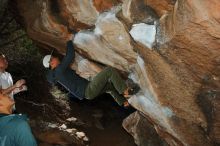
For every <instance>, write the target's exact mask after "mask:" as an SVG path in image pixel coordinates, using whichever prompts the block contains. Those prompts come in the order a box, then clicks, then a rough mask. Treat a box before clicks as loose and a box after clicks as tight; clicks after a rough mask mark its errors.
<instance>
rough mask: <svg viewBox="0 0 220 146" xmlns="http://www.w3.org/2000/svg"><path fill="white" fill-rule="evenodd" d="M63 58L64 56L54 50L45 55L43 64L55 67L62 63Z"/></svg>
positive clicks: (46, 66)
mask: <svg viewBox="0 0 220 146" xmlns="http://www.w3.org/2000/svg"><path fill="white" fill-rule="evenodd" d="M61 58H62V56H61V55H60V54H58V53H57V52H55V51H54V50H53V51H52V52H51V53H50V55H46V56H44V59H43V65H44V67H45V68H50V69H55V68H56V67H57V66H58V65H59V64H60V59H61Z"/></svg>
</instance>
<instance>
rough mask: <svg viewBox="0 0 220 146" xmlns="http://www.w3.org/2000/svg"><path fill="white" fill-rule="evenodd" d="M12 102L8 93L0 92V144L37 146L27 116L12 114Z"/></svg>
mask: <svg viewBox="0 0 220 146" xmlns="http://www.w3.org/2000/svg"><path fill="white" fill-rule="evenodd" d="M14 104H15V102H14V100H12V99H11V98H10V97H9V96H8V95H3V94H1V93H0V129H1V130H0V146H37V143H36V140H35V138H34V136H33V134H32V132H31V129H30V126H29V124H28V123H27V117H26V116H25V115H21V114H12V111H13V110H12V107H13V105H14Z"/></svg>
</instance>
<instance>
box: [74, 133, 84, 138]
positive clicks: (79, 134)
mask: <svg viewBox="0 0 220 146" xmlns="http://www.w3.org/2000/svg"><path fill="white" fill-rule="evenodd" d="M76 135H77V137H79V138H83V137H85V136H86V135H85V133H84V132H76Z"/></svg>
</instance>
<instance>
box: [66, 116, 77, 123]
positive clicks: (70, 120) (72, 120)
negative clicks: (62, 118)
mask: <svg viewBox="0 0 220 146" xmlns="http://www.w3.org/2000/svg"><path fill="white" fill-rule="evenodd" d="M66 120H67V121H69V122H75V121H76V120H77V118H75V117H71V118H68V119H66Z"/></svg>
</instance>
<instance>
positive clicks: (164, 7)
mask: <svg viewBox="0 0 220 146" xmlns="http://www.w3.org/2000/svg"><path fill="white" fill-rule="evenodd" d="M176 1H177V0H144V2H145V4H146V5H149V6H151V7H152V8H153V9H154V10H155V11H156V12H157V14H158V15H159V16H162V15H163V14H165V13H169V12H171V11H172V10H173V6H174V4H175V2H176Z"/></svg>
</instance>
